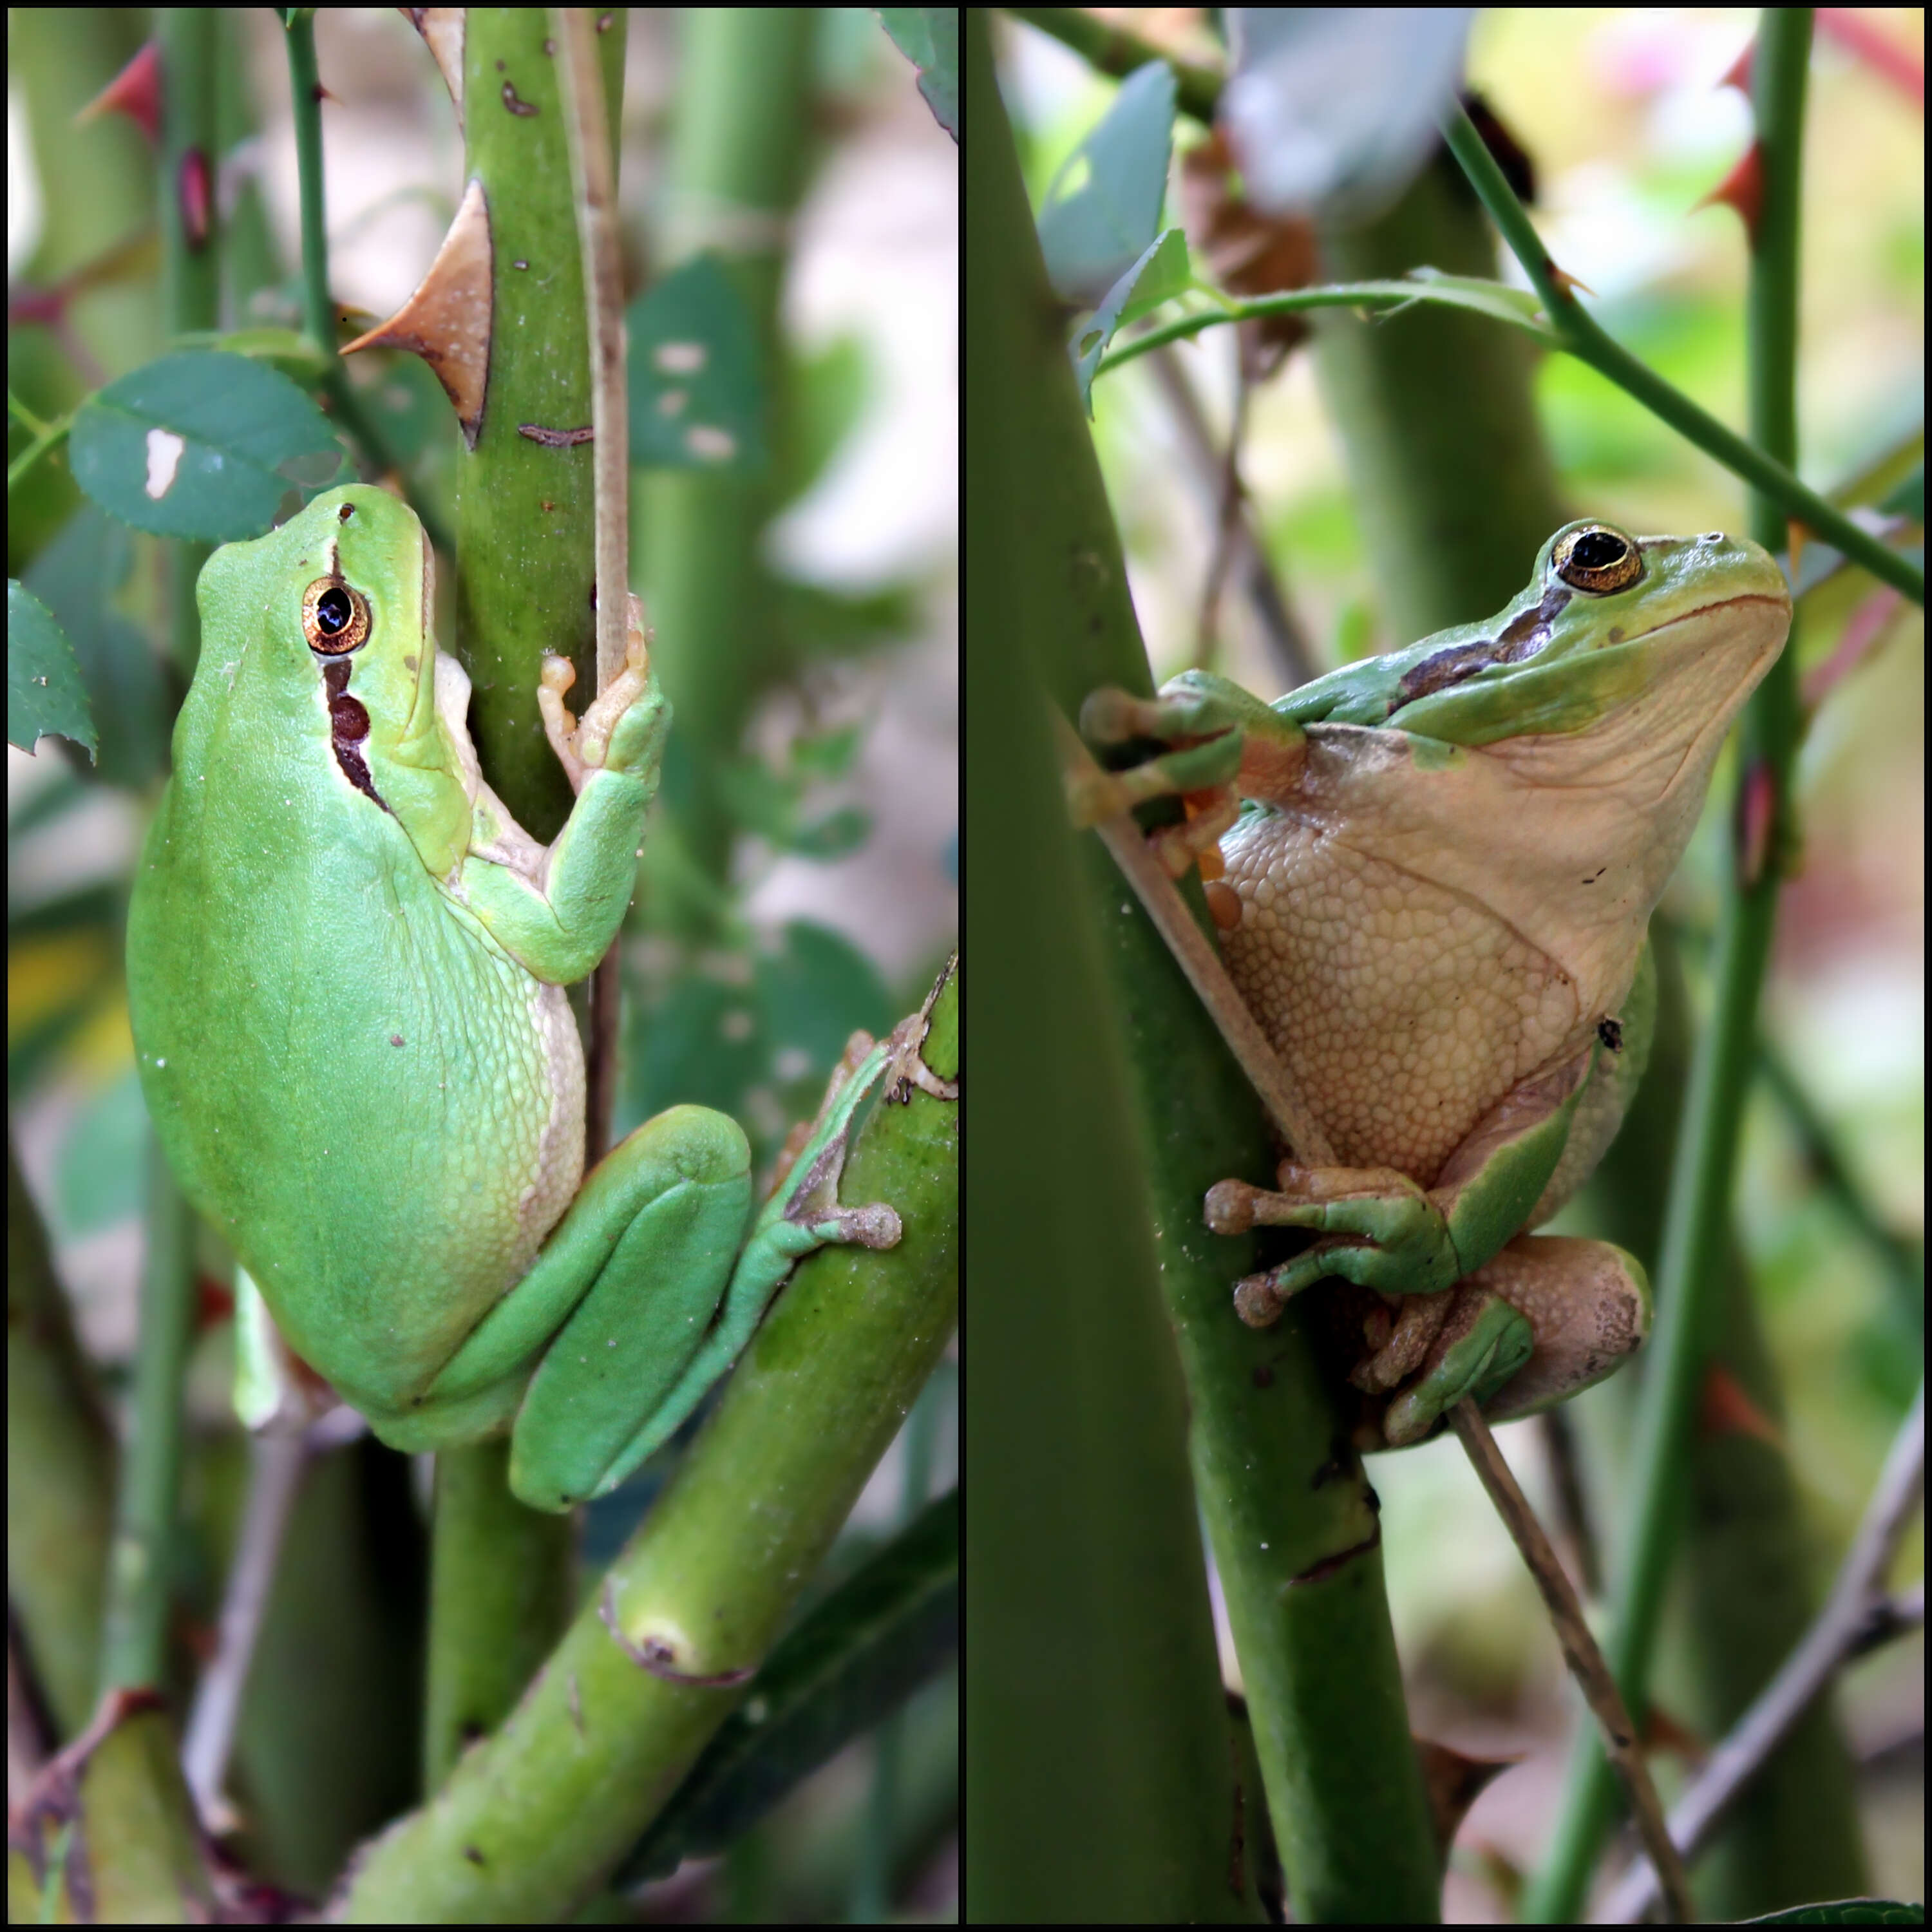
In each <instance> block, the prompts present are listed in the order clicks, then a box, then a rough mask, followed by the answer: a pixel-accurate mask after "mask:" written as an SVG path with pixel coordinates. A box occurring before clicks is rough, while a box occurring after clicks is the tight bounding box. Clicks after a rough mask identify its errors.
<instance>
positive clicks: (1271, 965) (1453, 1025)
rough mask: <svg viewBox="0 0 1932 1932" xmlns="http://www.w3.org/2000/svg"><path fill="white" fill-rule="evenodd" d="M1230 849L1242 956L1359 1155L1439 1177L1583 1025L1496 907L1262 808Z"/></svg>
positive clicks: (1246, 974) (1311, 1085)
mask: <svg viewBox="0 0 1932 1932" xmlns="http://www.w3.org/2000/svg"><path fill="white" fill-rule="evenodd" d="M1221 848H1222V852H1223V856H1224V857H1225V859H1226V862H1227V878H1228V883H1229V884H1230V885H1231V886H1233V887H1234V889H1235V891H1236V892H1238V894H1239V895H1240V896H1241V923H1240V924H1239V926H1237V927H1236V928H1235V929H1234V930H1233V931H1232V932H1226V933H1224V934H1223V935H1222V947H1223V952H1224V953H1225V954H1226V958H1227V962H1228V969H1229V973H1230V974H1232V977H1233V979H1234V981H1235V986H1237V987H1238V989H1240V992H1241V995H1242V997H1243V998H1244V999H1245V1000H1246V1001H1247V1004H1248V1006H1249V1007H1250V1010H1251V1011H1252V1012H1253V1014H1254V1016H1255V1017H1256V1019H1257V1020H1258V1021H1259V1022H1260V1025H1261V1027H1262V1031H1263V1032H1265V1034H1267V1035H1268V1039H1269V1040H1270V1041H1271V1043H1272V1044H1273V1045H1274V1049H1275V1050H1276V1052H1278V1053H1279V1054H1280V1055H1281V1056H1282V1058H1283V1060H1284V1061H1286V1064H1287V1066H1288V1067H1289V1071H1290V1073H1292V1075H1293V1076H1294V1077H1295V1081H1296V1082H1297V1084H1298V1086H1299V1087H1300V1088H1301V1092H1302V1093H1303V1094H1304V1096H1305V1097H1306V1098H1307V1101H1308V1103H1309V1104H1310V1106H1311V1107H1313V1109H1314V1111H1315V1113H1316V1118H1318V1119H1319V1121H1321V1123H1322V1125H1323V1127H1325V1129H1326V1130H1328V1135H1329V1137H1330V1139H1331V1140H1332V1141H1333V1142H1334V1147H1335V1152H1336V1157H1337V1160H1339V1161H1340V1163H1342V1164H1343V1165H1344V1166H1350V1167H1368V1166H1385V1167H1393V1168H1396V1169H1399V1170H1400V1172H1403V1173H1404V1174H1407V1175H1412V1176H1414V1177H1415V1178H1416V1179H1418V1180H1419V1181H1422V1182H1423V1184H1424V1185H1425V1186H1427V1185H1428V1184H1431V1183H1433V1181H1434V1180H1435V1179H1436V1175H1437V1174H1438V1173H1439V1172H1440V1170H1441V1169H1442V1165H1443V1163H1444V1162H1445V1160H1447V1159H1448V1157H1449V1155H1450V1154H1451V1153H1452V1152H1453V1151H1454V1149H1455V1148H1457V1146H1458V1145H1460V1142H1462V1141H1463V1139H1465V1138H1466V1136H1468V1135H1469V1133H1470V1131H1471V1130H1472V1129H1473V1128H1474V1127H1475V1126H1476V1124H1478V1122H1479V1121H1481V1119H1482V1118H1483V1117H1484V1115H1486V1114H1487V1113H1488V1112H1490V1109H1492V1108H1493V1107H1494V1106H1496V1103H1497V1102H1498V1101H1499V1100H1501V1099H1502V1097H1503V1096H1504V1095H1505V1094H1507V1093H1508V1091H1510V1089H1511V1088H1512V1087H1514V1086H1515V1085H1516V1084H1517V1082H1519V1081H1520V1080H1522V1079H1525V1078H1526V1076H1529V1074H1531V1073H1534V1072H1535V1071H1536V1070H1537V1069H1538V1068H1539V1067H1542V1066H1543V1065H1544V1064H1545V1063H1546V1062H1547V1061H1549V1060H1550V1058H1551V1057H1552V1056H1553V1055H1554V1054H1556V1052H1558V1050H1559V1049H1561V1048H1562V1047H1563V1046H1565V1043H1574V1040H1575V1039H1576V1037H1577V1031H1578V1028H1579V1027H1580V1025H1583V1024H1585V1023H1586V1015H1585V1014H1584V1013H1583V1010H1582V1007H1581V1003H1580V998H1579V995H1578V990H1577V986H1576V985H1575V983H1574V981H1573V980H1572V979H1571V977H1570V975H1569V974H1568V973H1567V972H1566V971H1565V970H1564V969H1563V968H1562V966H1561V965H1559V964H1558V962H1556V961H1554V960H1553V959H1550V957H1549V956H1548V955H1547V953H1544V952H1543V951H1541V950H1540V949H1538V947H1535V946H1534V945H1532V944H1531V943H1530V942H1529V941H1527V940H1526V939H1525V938H1523V935H1521V934H1520V933H1519V932H1517V931H1516V930H1515V929H1514V928H1513V927H1512V926H1511V925H1510V924H1509V923H1508V922H1507V921H1505V920H1504V919H1502V918H1500V917H1499V916H1498V915H1497V914H1496V913H1495V912H1494V911H1493V910H1492V909H1490V907H1486V906H1484V904H1481V903H1480V902H1479V901H1476V900H1475V899H1472V898H1470V897H1469V896H1468V895H1466V894H1465V893H1463V892H1457V891H1454V890H1452V889H1449V888H1448V887H1445V886H1440V885H1438V884H1436V883H1433V881H1431V880H1427V879H1424V878H1421V877H1418V876H1417V874H1415V873H1414V872H1412V871H1406V870H1405V869H1403V868H1401V867H1400V866H1397V865H1394V864H1392V863H1391V862H1388V860H1385V859H1381V858H1379V857H1377V856H1375V855H1374V854H1373V853H1366V852H1363V851H1361V850H1356V849H1355V848H1353V847H1351V846H1350V845H1349V844H1348V843H1347V842H1346V839H1345V838H1344V837H1343V835H1341V834H1340V833H1338V832H1336V831H1335V830H1334V829H1332V827H1330V826H1324V825H1322V823H1319V822H1317V821H1315V820H1311V819H1310V818H1308V817H1305V816H1304V815H1301V814H1297V813H1295V811H1292V810H1289V811H1256V812H1249V813H1247V814H1244V816H1243V817H1242V818H1241V820H1240V822H1239V823H1238V824H1237V825H1236V826H1235V828H1234V829H1232V831H1230V832H1229V833H1227V834H1226V836H1225V837H1224V838H1223V840H1222V841H1221Z"/></svg>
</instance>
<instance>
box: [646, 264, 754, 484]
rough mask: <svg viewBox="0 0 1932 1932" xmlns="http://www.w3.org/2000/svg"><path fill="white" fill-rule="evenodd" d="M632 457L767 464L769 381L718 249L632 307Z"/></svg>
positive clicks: (684, 464)
mask: <svg viewBox="0 0 1932 1932" xmlns="http://www.w3.org/2000/svg"><path fill="white" fill-rule="evenodd" d="M627 320H628V326H629V331H630V342H631V348H630V369H629V374H630V383H631V461H632V462H633V463H641V464H644V465H646V466H651V467H654V468H657V469H703V470H708V471H709V472H712V473H714V474H728V475H739V476H746V475H752V474H754V473H755V472H757V471H758V470H760V469H762V468H763V466H764V463H765V460H766V449H765V432H764V418H765V385H764V375H763V368H762V365H761V362H760V356H759V351H758V341H757V332H756V330H755V329H754V327H753V326H752V322H751V311H749V309H748V308H746V306H745V300H744V298H743V297H742V296H741V295H739V293H738V291H737V290H736V287H734V286H733V284H732V282H731V280H730V277H729V276H727V275H726V274H725V272H724V269H723V267H722V266H721V264H720V263H719V262H718V258H717V257H716V256H715V255H710V254H705V255H698V256H696V257H693V258H692V260H690V261H688V262H686V263H685V264H684V265H683V266H682V267H681V268H679V269H674V270H673V272H671V273H670V275H667V276H666V277H665V278H664V280H663V281H661V282H659V283H658V284H657V286H656V287H655V288H653V289H652V290H650V291H649V293H648V294H646V295H643V296H640V297H639V298H638V299H637V301H636V302H633V303H632V304H631V310H630V314H629V316H628V318H627Z"/></svg>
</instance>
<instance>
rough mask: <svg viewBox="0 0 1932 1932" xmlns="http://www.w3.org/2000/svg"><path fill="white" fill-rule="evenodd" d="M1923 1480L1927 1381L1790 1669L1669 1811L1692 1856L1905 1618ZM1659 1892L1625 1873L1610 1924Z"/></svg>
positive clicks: (1630, 1916)
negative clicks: (1901, 1584) (1899, 1569)
mask: <svg viewBox="0 0 1932 1932" xmlns="http://www.w3.org/2000/svg"><path fill="white" fill-rule="evenodd" d="M1924 1478H1925V1385H1924V1382H1920V1384H1919V1385H1918V1396H1917V1397H1916V1399H1915V1400H1914V1401H1913V1403H1912V1410H1911V1413H1910V1414H1909V1415H1907V1416H1906V1418H1905V1421H1904V1422H1903V1424H1901V1425H1900V1429H1899V1432H1898V1434H1897V1436H1896V1438H1894V1440H1893V1442H1892V1445H1891V1454H1889V1455H1888V1456H1887V1457H1886V1458H1885V1468H1884V1469H1883V1470H1882V1472H1880V1474H1879V1479H1878V1484H1877V1486H1876V1488H1874V1489H1873V1491H1872V1499H1871V1502H1870V1504H1869V1505H1867V1508H1866V1510H1865V1514H1864V1521H1863V1522H1862V1523H1860V1524H1859V1526H1858V1535H1856V1536H1855V1537H1854V1538H1852V1547H1851V1548H1850V1550H1849V1551H1848V1552H1847V1553H1846V1556H1845V1560H1844V1562H1843V1565H1842V1566H1841V1568H1840V1569H1839V1571H1838V1581H1837V1582H1836V1583H1834V1584H1833V1585H1832V1594H1831V1596H1830V1598H1829V1599H1828V1601H1826V1605H1825V1607H1824V1608H1823V1610H1820V1612H1819V1613H1818V1615H1817V1619H1816V1620H1815V1621H1814V1622H1813V1624H1812V1625H1811V1629H1810V1630H1809V1631H1807V1632H1806V1633H1805V1637H1804V1640H1803V1641H1802V1643H1799V1646H1798V1647H1797V1649H1796V1650H1794V1651H1793V1652H1792V1653H1791V1655H1790V1658H1788V1659H1787V1661H1786V1662H1785V1664H1784V1668H1783V1669H1782V1670H1780V1671H1779V1672H1778V1675H1777V1676H1775V1677H1774V1678H1773V1679H1772V1681H1771V1682H1770V1683H1769V1684H1768V1685H1766V1687H1765V1688H1764V1690H1763V1691H1762V1692H1761V1693H1760V1694H1759V1697H1758V1698H1757V1701H1756V1702H1755V1703H1754V1704H1753V1705H1752V1706H1751V1709H1749V1710H1748V1711H1747V1712H1745V1714H1744V1715H1743V1716H1742V1718H1739V1720H1738V1721H1737V1723H1736V1725H1735V1726H1733V1728H1732V1730H1731V1734H1730V1736H1729V1737H1727V1739H1725V1740H1724V1742H1723V1743H1722V1744H1721V1745H1719V1746H1718V1748H1717V1749H1716V1750H1715V1751H1713V1752H1712V1754H1711V1756H1710V1757H1709V1760H1707V1761H1706V1764H1705V1766H1704V1768H1703V1770H1702V1771H1700V1772H1699V1773H1698V1774H1697V1779H1696V1781H1694V1783H1693V1784H1692V1785H1691V1788H1690V1790H1688V1791H1687V1792H1686V1793H1685V1794H1684V1796H1682V1798H1681V1799H1679V1800H1678V1802H1677V1805H1676V1809H1675V1810H1673V1812H1672V1813H1671V1814H1670V1835H1671V1837H1672V1838H1673V1841H1675V1842H1676V1843H1677V1844H1679V1845H1680V1846H1682V1848H1683V1850H1684V1855H1685V1856H1686V1857H1687V1858H1694V1857H1696V1855H1697V1853H1698V1852H1700V1851H1701V1850H1702V1849H1703V1847H1704V1846H1706V1845H1707V1844H1708V1843H1709V1842H1710V1841H1711V1838H1712V1835H1713V1834H1714V1833H1715V1832H1716V1830H1717V1829H1718V1826H1719V1825H1720V1824H1721V1823H1722V1822H1723V1820H1724V1814H1725V1813H1726V1812H1727V1811H1728V1810H1729V1809H1730V1806H1731V1805H1732V1804H1733V1802H1735V1801H1736V1799H1737V1797H1738V1796H1739V1793H1741V1792H1742V1790H1744V1789H1745V1786H1746V1785H1748V1784H1749V1783H1750V1782H1751V1779H1752V1778H1754V1776H1755V1775H1757V1772H1759V1771H1760V1770H1761V1769H1763V1766H1764V1763H1765V1761H1766V1760H1767V1759H1768V1758H1769V1757H1770V1756H1771V1754H1772V1752H1773V1751H1775V1750H1777V1748H1778V1746H1779V1745H1781V1744H1782V1743H1783V1742H1784V1740H1785V1739H1786V1738H1787V1736H1789V1735H1790V1732H1791V1728H1792V1727H1793V1725H1794V1724H1796V1723H1797V1721H1799V1718H1802V1716H1803V1715H1805V1712H1806V1711H1807V1710H1808V1709H1810V1708H1811V1705H1812V1703H1813V1702H1814V1700H1815V1699H1816V1698H1817V1697H1818V1695H1819V1694H1820V1692H1821V1691H1823V1689H1824V1688H1825V1687H1826V1685H1827V1684H1828V1683H1829V1682H1830V1681H1831V1679H1832V1676H1833V1674H1834V1673H1835V1672H1836V1671H1837V1670H1838V1668H1839V1667H1840V1666H1841V1664H1843V1663H1844V1661H1845V1660H1846V1658H1849V1657H1852V1656H1854V1655H1856V1654H1857V1653H1858V1652H1859V1651H1860V1650H1861V1649H1863V1648H1864V1643H1865V1640H1866V1638H1867V1636H1868V1634H1869V1633H1870V1630H1871V1628H1872V1625H1873V1621H1874V1619H1881V1620H1882V1621H1883V1622H1885V1624H1886V1625H1888V1626H1893V1627H1896V1626H1897V1625H1900V1624H1901V1623H1902V1622H1903V1619H1902V1618H1901V1616H1900V1612H1899V1610H1898V1608H1897V1607H1894V1605H1893V1604H1891V1600H1890V1599H1889V1598H1887V1596H1886V1595H1885V1589H1884V1577H1885V1571H1887V1569H1888V1568H1890V1567H1891V1559H1892V1557H1893V1556H1894V1553H1896V1551H1897V1548H1898V1544H1899V1539H1900V1538H1901V1537H1902V1536H1903V1535H1904V1533H1905V1532H1906V1529H1907V1528H1908V1527H1909V1526H1910V1523H1911V1521H1912V1511H1913V1510H1914V1509H1915V1508H1916V1507H1917V1505H1918V1497H1919V1493H1920V1491H1921V1488H1922V1487H1923V1485H1924ZM1656 1890H1657V1881H1656V1876H1655V1873H1652V1872H1651V1871H1649V1870H1647V1869H1646V1868H1645V1867H1643V1866H1642V1865H1641V1864H1640V1865H1639V1866H1638V1867H1637V1868H1636V1869H1635V1870H1632V1871H1629V1872H1627V1873H1625V1875H1624V1876H1623V1877H1622V1879H1619V1881H1618V1883H1617V1885H1616V1889H1615V1890H1614V1891H1613V1892H1612V1893H1611V1894H1610V1900H1609V1903H1608V1905H1607V1907H1606V1908H1605V1909H1604V1913H1603V1915H1602V1922H1604V1923H1605V1924H1619V1925H1624V1924H1634V1923H1635V1922H1636V1921H1637V1920H1638V1919H1640V1918H1642V1917H1643V1915H1644V1914H1645V1912H1647V1911H1648V1910H1649V1909H1650V1903H1651V1901H1652V1899H1653V1898H1654V1897H1655V1896H1656Z"/></svg>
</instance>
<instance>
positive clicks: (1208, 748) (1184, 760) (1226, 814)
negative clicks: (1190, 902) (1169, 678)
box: [1067, 685, 1242, 878]
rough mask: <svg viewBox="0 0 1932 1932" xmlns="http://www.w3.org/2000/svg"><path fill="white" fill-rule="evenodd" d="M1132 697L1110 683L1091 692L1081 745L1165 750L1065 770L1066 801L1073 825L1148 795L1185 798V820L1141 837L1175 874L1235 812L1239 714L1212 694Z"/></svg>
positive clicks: (1115, 812)
mask: <svg viewBox="0 0 1932 1932" xmlns="http://www.w3.org/2000/svg"><path fill="white" fill-rule="evenodd" d="M1172 690H1173V687H1172V686H1169V689H1168V690H1167V691H1163V693H1162V694H1161V695H1160V697H1157V698H1145V697H1135V696H1133V694H1132V693H1131V692H1129V691H1121V690H1118V689H1116V688H1114V687H1113V686H1112V685H1106V686H1103V688H1101V689H1100V690H1098V691H1095V692H1094V693H1093V694H1092V695H1091V696H1090V697H1088V700H1087V702H1086V703H1085V704H1084V705H1082V706H1081V708H1080V730H1081V733H1082V736H1084V737H1085V738H1086V739H1087V740H1088V742H1089V743H1091V744H1095V745H1123V744H1127V743H1130V742H1133V741H1135V740H1136V739H1138V740H1142V741H1151V742H1154V743H1157V744H1164V745H1168V746H1169V747H1170V749H1169V750H1167V751H1163V752H1162V753H1160V754H1158V755H1157V756H1156V757H1151V758H1148V759H1147V760H1145V761H1143V762H1142V763H1139V764H1136V765H1130V766H1127V767H1126V768H1125V769H1122V770H1119V771H1103V770H1100V769H1097V768H1095V767H1092V766H1088V767H1087V768H1085V769H1082V770H1079V771H1076V772H1069V773H1068V775H1067V804H1068V808H1069V809H1070V811H1071V813H1072V814H1073V821H1074V823H1076V825H1082V826H1085V825H1097V824H1098V823H1100V821H1101V820H1103V819H1106V818H1112V817H1116V816H1118V814H1121V813H1122V812H1127V811H1132V810H1133V808H1134V807H1135V806H1136V805H1144V804H1145V803H1146V802H1148V800H1149V799H1157V798H1180V799H1184V800H1185V802H1186V803H1187V811H1188V815H1187V820H1186V821H1185V823H1181V824H1178V825H1169V826H1157V827H1156V828H1155V829H1154V830H1153V831H1151V832H1149V834H1148V843H1149V844H1151V846H1152V847H1154V851H1155V853H1156V855H1157V856H1158V857H1159V859H1160V862H1161V863H1162V865H1163V866H1164V867H1165V868H1166V870H1167V871H1168V873H1169V875H1170V876H1172V877H1175V878H1178V877H1180V876H1181V874H1183V873H1184V872H1185V871H1187V869H1188V868H1189V867H1190V865H1194V864H1196V862H1198V861H1199V859H1200V858H1201V856H1202V853H1205V852H1206V851H1207V850H1208V848H1209V847H1211V846H1212V845H1214V844H1215V843H1216V842H1217V841H1218V840H1219V839H1220V836H1221V835H1222V833H1223V832H1226V830H1227V829H1228V828H1229V826H1231V825H1232V824H1233V823H1234V822H1235V819H1236V818H1237V817H1238V816H1239V815H1240V812H1241V801H1240V799H1238V797H1237V796H1236V795H1235V784H1234V781H1235V774H1236V773H1237V772H1238V771H1239V769H1241V742H1242V739H1241V730H1240V729H1239V728H1238V727H1239V724H1240V719H1239V718H1238V716H1237V715H1235V712H1233V711H1232V710H1231V709H1229V706H1227V705H1226V703H1224V702H1223V700H1221V698H1220V696H1219V695H1218V694H1215V693H1203V694H1193V693H1184V694H1179V695H1176V696H1171V695H1170V692H1172Z"/></svg>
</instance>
